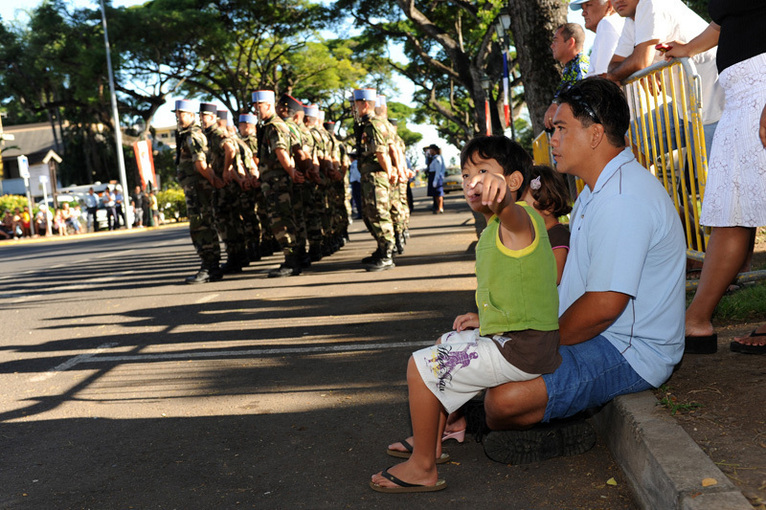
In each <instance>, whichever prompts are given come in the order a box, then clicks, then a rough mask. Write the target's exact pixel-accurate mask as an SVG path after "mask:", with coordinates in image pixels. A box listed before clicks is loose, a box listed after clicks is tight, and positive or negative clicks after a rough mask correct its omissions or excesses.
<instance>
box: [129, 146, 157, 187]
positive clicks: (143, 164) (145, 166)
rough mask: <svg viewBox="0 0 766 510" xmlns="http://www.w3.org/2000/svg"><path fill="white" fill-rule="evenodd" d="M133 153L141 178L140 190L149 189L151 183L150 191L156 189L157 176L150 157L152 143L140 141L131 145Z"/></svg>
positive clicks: (152, 158) (152, 159)
mask: <svg viewBox="0 0 766 510" xmlns="http://www.w3.org/2000/svg"><path fill="white" fill-rule="evenodd" d="M133 152H134V153H135V155H136V164H137V165H138V175H139V176H140V177H141V188H142V189H144V190H148V189H149V183H151V187H152V189H157V176H156V175H155V173H154V157H152V142H151V141H150V140H142V141H140V142H135V143H134V144H133Z"/></svg>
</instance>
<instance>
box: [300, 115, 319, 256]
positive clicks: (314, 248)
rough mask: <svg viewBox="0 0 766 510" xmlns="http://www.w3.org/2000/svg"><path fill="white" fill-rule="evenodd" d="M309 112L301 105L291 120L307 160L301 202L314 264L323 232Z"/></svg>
mask: <svg viewBox="0 0 766 510" xmlns="http://www.w3.org/2000/svg"><path fill="white" fill-rule="evenodd" d="M311 110H312V107H311V106H309V105H303V104H302V105H301V110H298V111H296V112H295V116H294V117H293V118H294V120H295V122H296V124H297V125H298V129H300V131H301V141H302V142H303V144H304V145H303V150H304V152H305V154H306V155H307V156H308V158H309V161H307V162H306V168H307V170H305V171H304V175H306V185H305V187H304V195H303V202H304V208H305V211H306V215H305V219H306V231H307V234H308V239H309V258H310V259H311V261H312V262H316V261H319V260H321V259H322V256H323V255H324V253H323V246H322V242H323V239H324V230H323V228H322V214H323V211H322V210H321V209H318V208H317V204H319V203H320V202H321V200H322V194H321V190H320V188H319V185H320V184H321V182H322V176H321V175H320V171H319V156H318V150H317V146H316V142H315V140H314V136H313V134H312V132H311V130H310V129H309V127H308V126H307V122H309V119H308V118H307V117H306V112H307V111H311Z"/></svg>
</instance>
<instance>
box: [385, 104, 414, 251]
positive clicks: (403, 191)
mask: <svg viewBox="0 0 766 510" xmlns="http://www.w3.org/2000/svg"><path fill="white" fill-rule="evenodd" d="M389 122H390V123H391V126H392V127H393V128H394V138H395V139H396V149H397V152H398V157H399V184H398V186H399V199H400V200H401V203H402V204H401V211H402V214H403V216H404V225H403V228H402V230H401V231H400V232H401V234H402V239H401V242H402V243H403V244H406V243H407V239H409V237H410V204H409V200H408V198H407V191H408V186H407V185H408V183H409V181H410V179H411V178H413V177H414V176H415V172H413V171H412V169H410V167H409V165H408V163H407V157H406V156H405V153H406V151H407V146H406V145H405V143H404V140H403V139H402V137H401V136H399V133H398V130H399V128H398V123H397V122H396V120H395V119H391V120H389ZM397 250H398V244H397ZM399 253H400V254H401V253H402V252H401V251H400V252H399Z"/></svg>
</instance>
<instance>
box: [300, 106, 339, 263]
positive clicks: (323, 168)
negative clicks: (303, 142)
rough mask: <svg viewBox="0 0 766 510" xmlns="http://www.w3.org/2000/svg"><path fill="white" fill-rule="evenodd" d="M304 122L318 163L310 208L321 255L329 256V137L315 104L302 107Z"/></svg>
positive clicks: (330, 226)
mask: <svg viewBox="0 0 766 510" xmlns="http://www.w3.org/2000/svg"><path fill="white" fill-rule="evenodd" d="M304 112H305V114H304V119H303V120H304V124H305V125H306V128H308V130H309V133H311V137H312V139H313V141H314V151H315V153H316V158H317V162H318V164H319V174H318V179H317V187H316V188H315V190H314V200H313V205H312V207H311V210H312V212H313V214H315V215H316V217H317V218H318V219H319V221H321V226H322V240H321V250H322V255H323V256H330V255H332V254H333V253H335V251H336V250H335V246H333V244H332V243H331V242H330V238H331V234H332V224H331V222H330V201H329V197H328V191H327V189H328V186H329V181H330V172H331V168H332V162H331V160H330V159H329V157H328V152H327V151H328V147H327V145H328V141H329V139H328V138H327V137H326V136H325V134H324V133H323V131H324V130H323V129H321V126H320V125H319V107H318V106H317V105H315V104H312V105H308V106H306V107H305V108H304Z"/></svg>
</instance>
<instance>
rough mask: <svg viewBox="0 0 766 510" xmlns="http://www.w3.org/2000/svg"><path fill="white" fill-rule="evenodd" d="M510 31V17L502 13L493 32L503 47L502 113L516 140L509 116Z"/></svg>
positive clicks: (511, 119)
mask: <svg viewBox="0 0 766 510" xmlns="http://www.w3.org/2000/svg"><path fill="white" fill-rule="evenodd" d="M510 29H511V15H510V14H508V13H507V12H502V13H500V15H499V16H498V18H497V21H496V22H495V31H496V32H497V39H498V42H499V43H500V44H502V45H503V49H502V51H501V53H502V54H503V112H504V113H505V126H506V127H510V128H511V138H516V134H515V132H514V131H515V130H514V126H513V118H512V115H511V104H510V90H509V89H510V72H509V67H508V54H509V53H510V36H509V31H510Z"/></svg>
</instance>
